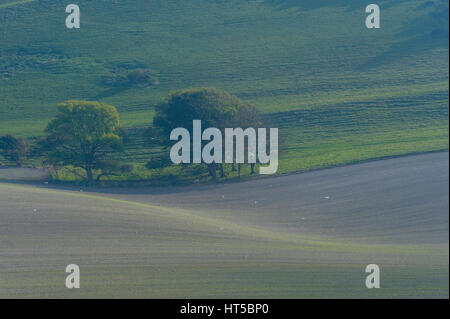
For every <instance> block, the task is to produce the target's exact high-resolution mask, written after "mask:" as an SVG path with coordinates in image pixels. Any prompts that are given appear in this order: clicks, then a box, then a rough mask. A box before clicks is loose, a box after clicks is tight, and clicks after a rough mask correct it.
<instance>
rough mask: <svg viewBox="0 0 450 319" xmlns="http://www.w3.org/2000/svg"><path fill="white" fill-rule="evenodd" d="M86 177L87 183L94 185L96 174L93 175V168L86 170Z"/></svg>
mask: <svg viewBox="0 0 450 319" xmlns="http://www.w3.org/2000/svg"><path fill="white" fill-rule="evenodd" d="M86 175H87V181H88V183H89V184H90V183H92V181H93V180H94V174H92V168H91V167H87V168H86Z"/></svg>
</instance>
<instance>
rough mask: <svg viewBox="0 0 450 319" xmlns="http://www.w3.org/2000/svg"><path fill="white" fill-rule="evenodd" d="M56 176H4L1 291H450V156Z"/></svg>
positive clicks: (229, 294)
mask: <svg viewBox="0 0 450 319" xmlns="http://www.w3.org/2000/svg"><path fill="white" fill-rule="evenodd" d="M43 187H45V186H43V185H41V186H40V187H36V186H23V185H13V184H2V183H0V272H1V276H0V297H1V298H33V297H34V298H95V297H96V298H120V297H122V298H132V297H134V298H448V274H449V273H448V247H449V246H448V217H449V216H448V213H447V212H448V153H438V154H426V155H420V156H411V157H405V158H401V159H390V160H385V161H377V162H372V163H365V164H357V165H351V166H347V167H341V168H334V169H327V170H321V171H316V172H309V173H304V174H294V175H290V176H283V177H278V178H272V179H270V183H266V182H264V181H263V180H252V181H248V182H246V183H239V184H236V185H232V186H231V185H219V186H217V185H214V186H211V185H209V186H205V185H203V186H190V187H184V188H173V189H167V188H166V189H160V190H156V189H154V188H143V189H139V190H137V189H124V188H116V189H99V190H97V192H96V193H95V189H91V188H83V189H81V190H80V188H78V189H77V188H74V187H73V188H72V190H71V191H69V190H60V189H59V190H58V189H44V188H43ZM50 187H51V186H50ZM156 203H157V204H156ZM70 263H76V264H77V265H79V266H80V270H81V289H75V290H70V289H66V288H65V286H64V281H65V276H66V274H65V273H64V269H65V267H66V265H67V264H70ZM370 263H376V264H378V265H379V266H380V268H381V289H367V288H366V287H365V285H364V281H365V277H366V275H367V274H366V273H365V272H364V269H365V266H366V265H367V264H370Z"/></svg>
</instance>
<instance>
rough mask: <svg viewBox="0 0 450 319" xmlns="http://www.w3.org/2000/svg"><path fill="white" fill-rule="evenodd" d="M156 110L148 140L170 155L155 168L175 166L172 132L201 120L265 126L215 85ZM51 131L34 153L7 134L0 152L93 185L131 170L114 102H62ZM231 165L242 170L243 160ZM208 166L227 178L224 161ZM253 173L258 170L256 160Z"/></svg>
mask: <svg viewBox="0 0 450 319" xmlns="http://www.w3.org/2000/svg"><path fill="white" fill-rule="evenodd" d="M156 110H157V111H156V116H155V117H154V120H153V124H152V125H151V126H150V127H149V129H147V130H146V132H145V140H146V144H147V146H153V147H159V148H162V149H163V150H164V151H163V152H161V154H167V155H161V156H155V157H154V158H151V159H150V161H149V162H148V163H147V168H149V169H154V168H164V167H166V166H169V165H172V163H171V161H170V159H169V155H168V154H169V152H168V151H167V149H168V148H169V147H170V146H171V144H172V142H173V141H170V140H169V137H170V132H171V131H172V130H173V129H174V128H177V127H184V128H187V129H188V128H192V121H193V120H195V119H200V120H202V123H204V125H206V126H207V127H216V128H218V129H220V130H221V131H224V129H225V128H227V127H243V128H244V127H259V126H261V124H262V121H261V117H260V116H259V114H258V111H257V109H256V108H255V106H253V105H252V104H250V103H247V102H244V101H242V100H240V99H238V98H237V97H235V96H233V95H231V94H229V93H227V92H224V91H221V90H217V89H211V88H203V89H191V90H184V91H180V92H176V93H173V94H171V95H170V96H169V97H168V98H166V99H165V100H164V101H162V102H161V103H160V104H159V105H157V108H156ZM45 133H46V135H45V136H44V137H42V138H40V139H39V140H38V141H37V142H36V143H35V145H34V147H33V148H32V150H31V151H30V147H29V146H28V143H27V141H26V139H25V138H16V137H13V136H11V135H5V136H2V137H0V155H2V156H3V157H4V158H5V159H7V160H8V161H10V162H13V163H15V164H16V165H19V166H20V165H22V164H23V163H24V161H25V160H26V158H27V156H33V157H37V158H42V159H43V160H42V162H43V163H44V165H47V166H51V167H53V168H54V169H55V170H56V171H57V170H58V168H62V167H64V168H73V173H75V174H78V175H80V177H82V178H84V179H86V180H87V181H88V182H89V183H90V182H92V181H94V180H100V178H101V177H103V176H107V175H114V174H122V173H127V172H129V171H130V170H131V168H130V165H123V164H121V162H120V161H118V160H117V158H118V155H119V154H120V153H121V152H123V150H124V143H125V142H126V139H125V134H124V130H123V129H122V128H121V126H120V121H119V114H118V112H117V110H116V108H115V107H114V106H111V105H108V104H105V103H100V102H88V101H75V100H74V101H68V102H65V103H62V104H61V105H59V106H58V112H57V114H56V116H55V117H54V119H53V120H51V121H50V122H49V123H48V125H47V127H46V129H45ZM231 166H232V167H231V169H232V170H233V171H234V170H238V171H239V174H240V169H241V164H238V165H234V163H233V164H231ZM236 166H237V168H236ZM205 168H206V169H207V170H208V173H209V175H210V176H211V177H212V178H213V179H216V178H217V171H219V172H220V176H222V177H223V176H225V172H224V164H219V163H212V164H208V165H205ZM80 170H81V171H83V172H84V173H83V174H81V173H80ZM251 171H252V173H253V172H254V164H252V165H251Z"/></svg>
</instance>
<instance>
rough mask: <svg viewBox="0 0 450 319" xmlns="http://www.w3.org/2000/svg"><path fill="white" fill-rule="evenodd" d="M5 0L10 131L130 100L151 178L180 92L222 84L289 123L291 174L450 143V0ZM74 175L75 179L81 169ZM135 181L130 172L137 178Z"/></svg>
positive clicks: (0, 52)
mask: <svg viewBox="0 0 450 319" xmlns="http://www.w3.org/2000/svg"><path fill="white" fill-rule="evenodd" d="M77 4H79V5H80V8H81V16H82V21H81V29H80V30H68V29H66V28H65V25H64V20H65V16H66V14H65V12H64V9H65V5H66V4H64V3H61V2H55V1H50V0H36V1H14V0H11V1H7V0H1V1H0V37H1V38H0V39H1V40H0V41H1V42H0V134H2V135H3V134H14V135H18V136H22V135H23V136H28V137H31V136H40V135H43V134H44V132H43V131H44V128H45V127H46V125H47V123H48V121H49V120H50V119H51V118H53V117H54V116H55V114H56V112H57V105H58V104H59V103H61V102H62V101H66V100H70V99H79V100H95V101H101V102H104V103H108V104H111V105H114V106H116V107H117V109H118V111H119V113H120V116H121V121H122V124H123V126H124V127H125V128H126V129H127V130H128V133H129V137H130V141H129V143H128V146H127V149H126V153H125V155H124V156H123V158H122V159H123V160H125V161H126V162H127V163H135V164H136V165H135V167H136V168H135V170H136V171H135V172H134V173H135V174H137V176H138V177H137V178H149V177H154V176H159V175H160V174H166V175H167V174H171V175H174V176H175V175H176V176H179V175H180V174H181V173H180V172H179V171H178V170H177V169H172V170H169V171H167V172H166V173H161V172H153V171H148V170H146V169H144V165H145V163H146V162H147V161H148V160H149V159H150V158H151V157H152V156H151V155H152V154H154V153H158V152H159V150H158V149H150V148H149V147H144V146H143V145H144V143H143V142H144V140H143V139H144V138H143V133H144V132H145V129H146V127H147V126H148V125H149V124H150V123H151V122H152V119H153V117H154V114H155V106H156V104H157V103H158V102H159V101H160V100H161V99H162V98H164V97H166V96H167V95H168V94H169V93H170V92H172V91H174V90H180V89H184V88H189V87H204V86H208V87H216V88H219V89H223V90H226V91H228V92H230V93H231V94H233V95H236V96H237V97H239V98H241V99H243V100H245V101H248V102H251V103H252V104H254V105H255V106H256V107H257V108H258V109H259V110H260V111H261V112H262V113H264V116H265V117H266V118H267V119H268V120H270V122H271V123H272V125H274V126H278V127H280V129H281V131H280V134H281V138H282V139H284V146H283V149H282V150H281V153H280V155H281V158H280V165H279V172H281V173H284V172H292V171H297V170H309V169H314V168H319V167H327V166H333V165H340V164H346V163H351V162H355V161H361V160H366V159H371V158H379V157H384V156H392V155H402V154H408V153H415V152H426V151H434V150H442V149H448V84H449V81H448V75H449V74H448V2H447V1H442V0H433V1H427V0H409V1H395V2H393V1H379V2H378V4H379V5H380V7H381V15H382V17H381V29H379V30H373V29H372V30H368V29H366V28H365V25H364V20H365V16H366V14H365V12H364V8H365V6H366V5H367V4H368V2H367V1H362V0H355V1H344V0H339V1H317V0H314V1H313V0H255V1H238V0H230V1H210V0H193V1H181V0H171V1H159V0H158V1H147V0H134V1H120V2H111V1H102V0H97V1H78V2H77ZM67 178H70V176H68V177H67ZM127 178H129V177H127Z"/></svg>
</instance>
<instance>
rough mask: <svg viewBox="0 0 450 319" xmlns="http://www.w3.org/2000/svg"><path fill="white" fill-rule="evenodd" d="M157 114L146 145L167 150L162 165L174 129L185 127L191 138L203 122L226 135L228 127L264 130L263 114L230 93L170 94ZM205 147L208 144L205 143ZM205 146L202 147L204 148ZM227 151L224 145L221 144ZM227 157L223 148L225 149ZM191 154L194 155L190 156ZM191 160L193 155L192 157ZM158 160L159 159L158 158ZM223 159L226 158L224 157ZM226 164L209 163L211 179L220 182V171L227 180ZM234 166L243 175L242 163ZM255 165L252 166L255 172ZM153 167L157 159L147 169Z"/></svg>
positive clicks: (209, 89)
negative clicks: (196, 125)
mask: <svg viewBox="0 0 450 319" xmlns="http://www.w3.org/2000/svg"><path fill="white" fill-rule="evenodd" d="M156 110H157V114H156V116H155V118H154V119H153V126H152V127H150V128H149V129H147V131H146V133H145V136H146V138H147V145H150V146H152V145H155V146H160V147H163V148H164V149H165V151H164V152H162V153H163V154H164V155H162V156H165V158H164V157H163V158H162V161H161V162H162V163H169V164H171V162H170V159H169V152H170V147H171V146H172V145H173V143H174V142H173V141H170V139H169V137H170V135H171V132H172V130H174V129H176V128H179V127H182V128H186V129H187V130H188V131H189V133H190V135H191V136H192V134H193V132H192V122H193V121H194V120H198V119H201V121H202V125H204V127H205V128H208V127H214V128H217V129H219V130H220V132H221V133H222V134H225V128H228V127H230V128H234V127H243V128H247V127H253V128H255V127H256V128H257V127H262V125H263V123H262V121H261V118H260V115H259V113H258V111H257V109H256V107H255V106H253V105H252V104H249V103H245V102H244V101H242V100H240V99H238V98H237V97H236V96H233V95H230V94H229V93H227V92H224V91H221V90H217V89H212V88H203V89H192V90H184V91H181V92H177V93H173V94H171V95H170V96H169V97H168V98H167V99H166V100H164V101H163V102H161V103H160V104H159V105H158V106H157V108H156ZM203 144H206V142H204V143H203ZM202 147H203V146H202ZM222 147H223V148H224V143H223V144H222ZM222 154H224V149H222ZM191 155H192V154H191ZM191 157H192V156H191ZM157 160H160V159H159V157H158V158H157ZM222 160H223V156H222ZM225 165H226V164H220V163H219V164H218V163H214V162H213V163H211V164H208V165H207V166H208V172H209V176H211V177H212V178H213V179H214V180H215V179H217V176H216V171H217V170H218V169H220V172H221V177H222V178H223V177H225V172H224V171H225V168H224V167H225ZM237 166H238V168H237V169H236V167H235V165H232V170H233V171H236V170H237V171H238V174H239V175H240V172H241V164H237ZM254 166H255V165H254V164H251V167H252V173H254V171H253V170H254ZM151 167H154V160H153V161H150V162H149V163H148V164H147V168H151Z"/></svg>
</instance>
